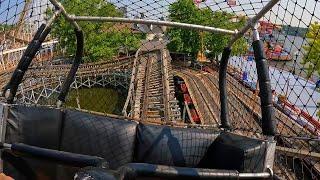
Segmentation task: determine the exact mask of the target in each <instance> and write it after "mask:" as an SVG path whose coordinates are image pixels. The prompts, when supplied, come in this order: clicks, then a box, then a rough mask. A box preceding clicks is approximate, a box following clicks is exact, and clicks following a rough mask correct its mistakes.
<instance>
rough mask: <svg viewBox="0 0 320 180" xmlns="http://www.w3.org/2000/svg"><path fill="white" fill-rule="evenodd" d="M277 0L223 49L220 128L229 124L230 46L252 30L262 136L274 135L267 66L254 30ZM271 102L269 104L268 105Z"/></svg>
mask: <svg viewBox="0 0 320 180" xmlns="http://www.w3.org/2000/svg"><path fill="white" fill-rule="evenodd" d="M278 2H279V0H271V1H269V2H268V4H266V6H264V7H263V8H262V10H261V11H260V12H259V13H258V14H257V15H256V16H254V17H253V18H251V19H250V20H249V21H248V23H247V24H246V26H245V27H243V28H242V29H241V30H240V31H239V32H238V33H237V34H236V35H234V36H233V38H232V39H231V40H230V42H229V43H228V46H227V47H226V48H225V49H224V51H223V54H222V59H221V62H220V72H219V89H220V103H221V124H222V126H221V127H222V128H226V129H230V128H231V127H230V122H229V119H228V109H227V87H226V78H227V67H228V60H229V58H230V55H231V51H232V45H233V44H234V43H235V42H236V41H237V40H238V39H239V38H241V37H243V36H244V34H245V33H246V32H247V31H248V30H249V29H252V30H253V40H254V42H253V48H254V54H255V60H256V66H257V67H256V68H257V73H258V80H259V85H260V99H261V110H262V131H263V134H264V135H267V136H274V135H275V133H276V127H275V122H274V113H273V106H272V94H271V86H270V78H269V71H268V65H267V63H266V62H265V61H266V59H265V56H264V52H263V46H261V45H262V42H261V41H260V39H259V32H258V30H257V28H256V24H257V22H258V20H259V19H261V18H262V17H263V16H264V15H265V14H266V13H267V12H268V11H270V10H271V9H272V7H273V6H275V5H276V4H277V3H278ZM270 102H271V103H270Z"/></svg>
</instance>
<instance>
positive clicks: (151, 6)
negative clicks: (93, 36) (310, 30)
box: [0, 0, 320, 27]
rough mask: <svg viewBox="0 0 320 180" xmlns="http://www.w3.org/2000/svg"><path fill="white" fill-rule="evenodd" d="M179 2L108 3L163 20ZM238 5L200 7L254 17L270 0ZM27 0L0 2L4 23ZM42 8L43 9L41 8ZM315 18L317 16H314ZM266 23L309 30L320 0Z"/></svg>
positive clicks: (277, 11) (281, 9) (278, 10)
mask: <svg viewBox="0 0 320 180" xmlns="http://www.w3.org/2000/svg"><path fill="white" fill-rule="evenodd" d="M175 1H176V0H142V1H141V0H108V2H111V3H114V4H115V5H116V6H118V7H122V6H125V5H127V6H128V14H129V17H134V16H135V15H136V14H139V13H144V14H145V15H146V16H147V18H149V19H159V18H160V17H162V16H167V15H168V7H169V5H170V4H171V3H173V2H175ZM236 1H237V5H236V6H234V7H229V5H228V4H227V2H226V0H206V1H205V3H202V4H200V7H210V8H211V9H212V10H213V11H216V10H224V11H228V12H236V13H237V14H245V15H247V16H249V17H250V16H253V15H254V14H256V13H257V12H258V11H259V10H260V9H261V8H262V7H263V5H265V4H266V3H267V2H268V0H236ZM47 2H48V0H34V2H33V7H34V8H33V10H34V11H33V13H32V15H33V20H35V19H43V17H40V16H39V14H40V13H39V12H43V11H44V10H43V9H45V8H44V7H45V6H47V4H48V3H47ZM23 5H24V0H0V23H1V24H3V23H7V24H12V23H14V22H16V21H18V19H19V14H20V13H21V11H22V9H23ZM41 8H42V9H41ZM312 15H313V16H312ZM264 19H265V20H270V21H271V22H274V23H277V24H284V25H292V26H299V27H307V26H308V25H309V24H310V23H311V22H315V21H320V1H316V0H280V3H279V4H278V5H276V6H275V7H274V8H273V9H272V12H269V13H268V14H267V15H266V16H265V18H264Z"/></svg>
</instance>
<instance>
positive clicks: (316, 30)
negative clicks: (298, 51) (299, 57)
mask: <svg viewBox="0 0 320 180" xmlns="http://www.w3.org/2000/svg"><path fill="white" fill-rule="evenodd" d="M306 38H308V45H306V46H304V47H303V48H304V50H305V51H306V55H305V56H304V59H303V61H302V64H303V65H305V67H306V70H307V74H308V76H309V77H310V76H311V75H313V74H318V75H319V76H320V24H319V23H317V22H315V23H314V24H311V25H310V27H309V29H308V32H307V34H306Z"/></svg>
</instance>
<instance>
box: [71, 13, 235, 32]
mask: <svg viewBox="0 0 320 180" xmlns="http://www.w3.org/2000/svg"><path fill="white" fill-rule="evenodd" d="M70 19H72V20H74V21H105V22H122V23H136V24H146V25H151V24H152V25H159V26H171V27H179V28H186V29H194V30H201V31H208V32H215V33H222V34H230V35H236V34H237V30H227V29H221V28H215V27H210V26H202V25H195V24H187V23H179V22H170V21H159V20H150V19H131V18H122V17H95V16H70Z"/></svg>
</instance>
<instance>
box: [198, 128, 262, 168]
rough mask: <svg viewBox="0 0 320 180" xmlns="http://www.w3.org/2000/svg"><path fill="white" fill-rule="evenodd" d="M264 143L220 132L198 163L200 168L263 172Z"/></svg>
mask: <svg viewBox="0 0 320 180" xmlns="http://www.w3.org/2000/svg"><path fill="white" fill-rule="evenodd" d="M265 155H266V143H265V142H264V141H263V140H259V139H253V138H249V137H244V136H240V135H236V134H233V133H229V132H222V133H221V134H220V135H219V136H218V137H217V138H216V140H215V141H214V143H213V144H212V145H211V146H210V148H209V149H208V151H207V153H206V156H205V157H204V158H203V159H202V160H201V162H200V163H199V167H200V168H210V169H226V170H237V171H239V172H263V166H264V160H265Z"/></svg>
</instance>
